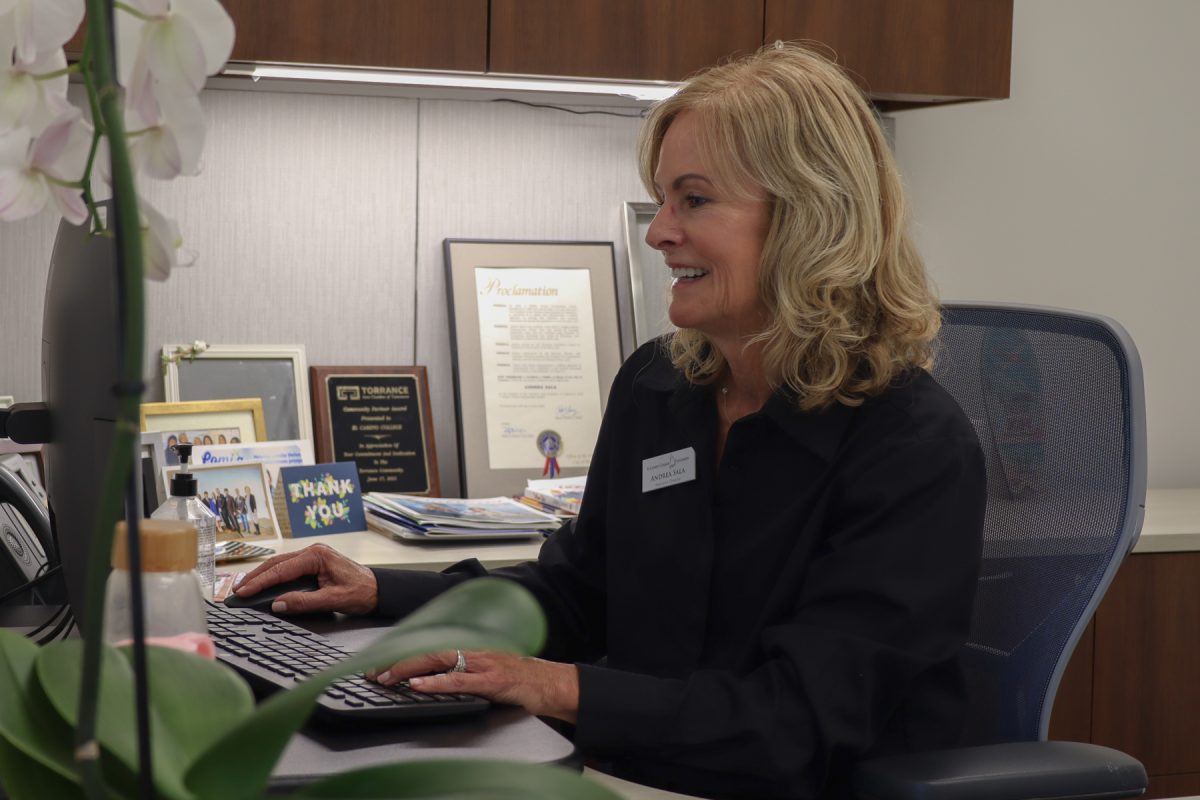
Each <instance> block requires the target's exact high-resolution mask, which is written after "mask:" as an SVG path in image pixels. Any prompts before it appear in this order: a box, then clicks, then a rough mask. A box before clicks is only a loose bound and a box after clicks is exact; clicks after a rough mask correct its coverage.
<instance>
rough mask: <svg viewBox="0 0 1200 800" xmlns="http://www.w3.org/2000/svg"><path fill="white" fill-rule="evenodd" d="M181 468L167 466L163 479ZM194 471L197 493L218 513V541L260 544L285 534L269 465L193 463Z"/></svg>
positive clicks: (169, 479) (166, 479)
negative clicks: (277, 507) (277, 511)
mask: <svg viewBox="0 0 1200 800" xmlns="http://www.w3.org/2000/svg"><path fill="white" fill-rule="evenodd" d="M180 469H181V467H167V468H166V469H164V470H163V482H164V483H166V484H168V485H169V484H170V482H171V476H172V475H174V474H175V473H176V472H178V471H179V470H180ZM191 472H192V475H194V476H195V478H196V496H197V497H198V498H199V499H200V502H202V503H204V504H205V505H207V506H208V508H209V510H210V511H212V512H213V513H214V514H216V515H217V541H219V542H227V541H235V540H236V541H243V542H254V543H256V544H258V543H262V542H264V541H267V540H279V539H280V538H281V537H280V535H279V522H278V520H277V519H276V517H275V505H274V503H273V502H272V501H271V490H270V487H269V485H268V479H267V469H266V466H265V465H263V464H261V463H254V464H248V463H239V464H216V465H211V466H207V467H202V466H193V467H192V468H191Z"/></svg>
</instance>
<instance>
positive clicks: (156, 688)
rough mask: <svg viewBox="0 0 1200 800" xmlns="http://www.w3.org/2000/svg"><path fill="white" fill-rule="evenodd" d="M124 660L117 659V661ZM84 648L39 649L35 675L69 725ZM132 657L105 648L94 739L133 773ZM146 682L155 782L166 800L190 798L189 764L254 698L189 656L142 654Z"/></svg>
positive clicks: (218, 669)
mask: <svg viewBox="0 0 1200 800" xmlns="http://www.w3.org/2000/svg"><path fill="white" fill-rule="evenodd" d="M123 654H124V657H123ZM82 655H83V643H82V642H80V641H78V640H75V641H69V642H58V643H55V644H53V645H48V646H47V647H46V648H44V650H43V653H42V655H41V656H40V657H39V658H38V674H39V676H40V677H41V680H42V683H43V685H44V686H45V687H47V692H48V693H49V695H50V697H51V700H52V701H53V702H54V704H55V706H56V707H57V708H58V710H59V712H60V713H61V714H62V715H63V716H64V717H65V718H66V719H67V720H69V721H70V723H71V724H72V725H74V724H75V721H76V720H77V719H78V706H79V686H80V677H81V676H80V670H81V668H82V667H81V664H82ZM131 657H132V655H131V653H128V652H126V651H124V650H123V651H120V652H119V651H117V650H116V649H114V648H111V647H105V648H104V651H103V655H102V660H101V671H100V707H99V710H98V714H97V728H96V739H97V741H98V742H99V743H100V746H101V747H102V748H103V750H104V751H105V752H106V753H109V754H112V755H113V756H115V757H116V758H117V759H118V760H119V761H120V762H121V764H123V765H124V767H125V768H126V769H127V770H128V771H130V772H132V773H135V774H136V771H137V769H138V751H137V720H136V709H135V705H134V703H135V701H134V689H133V668H132V665H131V664H130V658H131ZM146 659H147V666H148V672H149V677H150V729H151V758H152V760H153V762H154V783H155V786H156V787H157V788H158V790H159V792H160V793H162V794H163V795H164V796H166V797H168V798H190V797H191V796H192V795H191V793H190V792H188V790H187V789H186V788H185V787H184V784H183V776H184V773H185V772H186V771H187V768H188V767H189V766H190V765H191V763H192V761H193V760H194V759H195V758H196V757H197V756H198V755H199V754H200V753H201V752H203V751H204V750H206V749H207V748H208V747H209V746H210V745H211V744H212V743H213V742H214V741H216V740H218V739H219V738H220V737H221V736H223V735H224V734H225V733H226V732H227V731H229V730H230V729H231V728H232V727H233V726H234V725H236V724H237V723H238V722H239V721H241V720H242V719H245V718H246V717H247V716H249V715H250V713H251V711H252V710H253V708H254V699H253V696H252V695H251V693H250V689H249V688H248V687H247V686H246V684H245V683H244V682H243V681H242V680H241V679H240V678H238V677H237V676H236V675H234V674H233V673H232V672H231V671H230V670H229V669H228V668H226V667H224V666H221V665H220V664H217V663H215V662H212V661H209V660H207V659H204V658H200V657H199V656H196V655H191V654H188V653H182V652H180V651H178V650H172V649H170V648H163V647H148V648H146Z"/></svg>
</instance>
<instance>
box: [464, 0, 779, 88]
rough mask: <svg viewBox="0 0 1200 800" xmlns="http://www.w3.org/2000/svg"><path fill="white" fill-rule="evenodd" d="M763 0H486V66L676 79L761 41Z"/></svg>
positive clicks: (533, 71)
mask: <svg viewBox="0 0 1200 800" xmlns="http://www.w3.org/2000/svg"><path fill="white" fill-rule="evenodd" d="M762 24H763V5H762V0H654V1H653V2H647V0H603V2H600V1H599V0H492V20H491V31H490V34H489V35H490V46H491V56H490V59H489V63H488V69H489V71H491V72H516V73H527V74H534V75H575V76H584V77H604V78H626V79H630V78H641V79H654V80H680V79H682V78H684V77H686V76H688V75H690V74H691V73H693V72H695V71H696V70H699V69H702V68H703V67H707V66H709V65H711V64H715V63H716V62H718V61H720V60H722V59H725V58H727V57H729V56H730V55H732V54H734V53H749V52H752V51H753V50H755V49H757V48H758V46H759V45H760V44H761V42H762Z"/></svg>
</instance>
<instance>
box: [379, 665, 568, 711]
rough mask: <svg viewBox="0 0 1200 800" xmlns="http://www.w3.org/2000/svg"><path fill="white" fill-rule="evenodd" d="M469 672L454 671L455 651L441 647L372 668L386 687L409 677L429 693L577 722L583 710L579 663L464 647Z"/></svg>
mask: <svg viewBox="0 0 1200 800" xmlns="http://www.w3.org/2000/svg"><path fill="white" fill-rule="evenodd" d="M463 657H464V659H465V661H466V670H465V671H464V672H451V671H450V670H452V669H453V668H454V665H455V664H456V663H457V662H458V654H457V653H456V651H454V650H445V651H439V652H437V653H430V654H429V655H424V656H418V657H417V658H411V659H408V660H407V661H400V662H398V663H396V664H393V665H392V666H391V667H390V668H388V669H387V670H372V671H370V672H367V677H368V678H370V679H371V680H374V681H376V682H377V683H380V684H383V685H384V686H390V685H392V684H395V683H399V682H400V681H403V680H407V681H408V682H409V685H410V686H412V688H413V689H416V690H418V691H421V692H428V693H445V694H453V693H459V692H461V693H463V694H474V695H478V696H479V697H485V698H487V699H488V700H492V701H494V702H497V703H509V704H511V705H516V706H521V707H522V708H524V709H525V710H526V711H528V712H529V713H530V714H536V715H537V716H541V717H554V718H555V719H561V720H565V721H566V722H571V723H574V722H575V718H576V716H577V713H578V711H579V671H578V670H577V669H576V668H575V665H574V664H560V663H558V662H555V661H544V660H542V659H540V658H528V657H521V656H515V655H512V654H511V653H500V652H493V651H489V650H464V651H463Z"/></svg>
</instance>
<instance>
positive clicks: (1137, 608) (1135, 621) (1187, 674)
mask: <svg viewBox="0 0 1200 800" xmlns="http://www.w3.org/2000/svg"><path fill="white" fill-rule="evenodd" d="M1050 737H1051V738H1052V739H1067V740H1075V741H1090V742H1094V743H1096V744H1102V745H1106V746H1108V747H1113V748H1116V749H1118V750H1121V751H1124V752H1126V753H1129V754H1130V755H1132V756H1134V757H1135V758H1137V759H1139V760H1140V761H1141V762H1142V763H1143V764H1145V766H1146V772H1147V774H1148V775H1149V776H1150V789H1149V791H1148V792H1147V793H1146V795H1145V796H1146V797H1147V798H1155V797H1178V796H1180V795H1200V553H1194V552H1179V553H1134V554H1133V555H1131V556H1129V558H1127V559H1126V560H1125V563H1124V564H1123V565H1122V566H1121V569H1120V571H1118V573H1117V576H1116V578H1115V579H1114V580H1113V584H1112V586H1111V587H1110V588H1109V590H1108V593H1107V594H1106V595H1105V597H1104V600H1103V601H1102V602H1101V604H1100V608H1099V609H1098V610H1097V612H1096V617H1095V619H1094V620H1093V622H1092V625H1091V626H1090V627H1089V629H1088V633H1087V634H1086V635H1085V636H1084V639H1083V641H1082V642H1081V643H1080V646H1079V647H1077V648H1076V651H1075V654H1074V655H1073V656H1072V658H1071V663H1070V664H1069V665H1068V667H1067V673H1066V675H1064V677H1063V682H1062V686H1061V687H1060V689H1059V692H1058V696H1057V697H1056V698H1055V704H1054V714H1053V716H1052V717H1051V724H1050Z"/></svg>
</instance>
